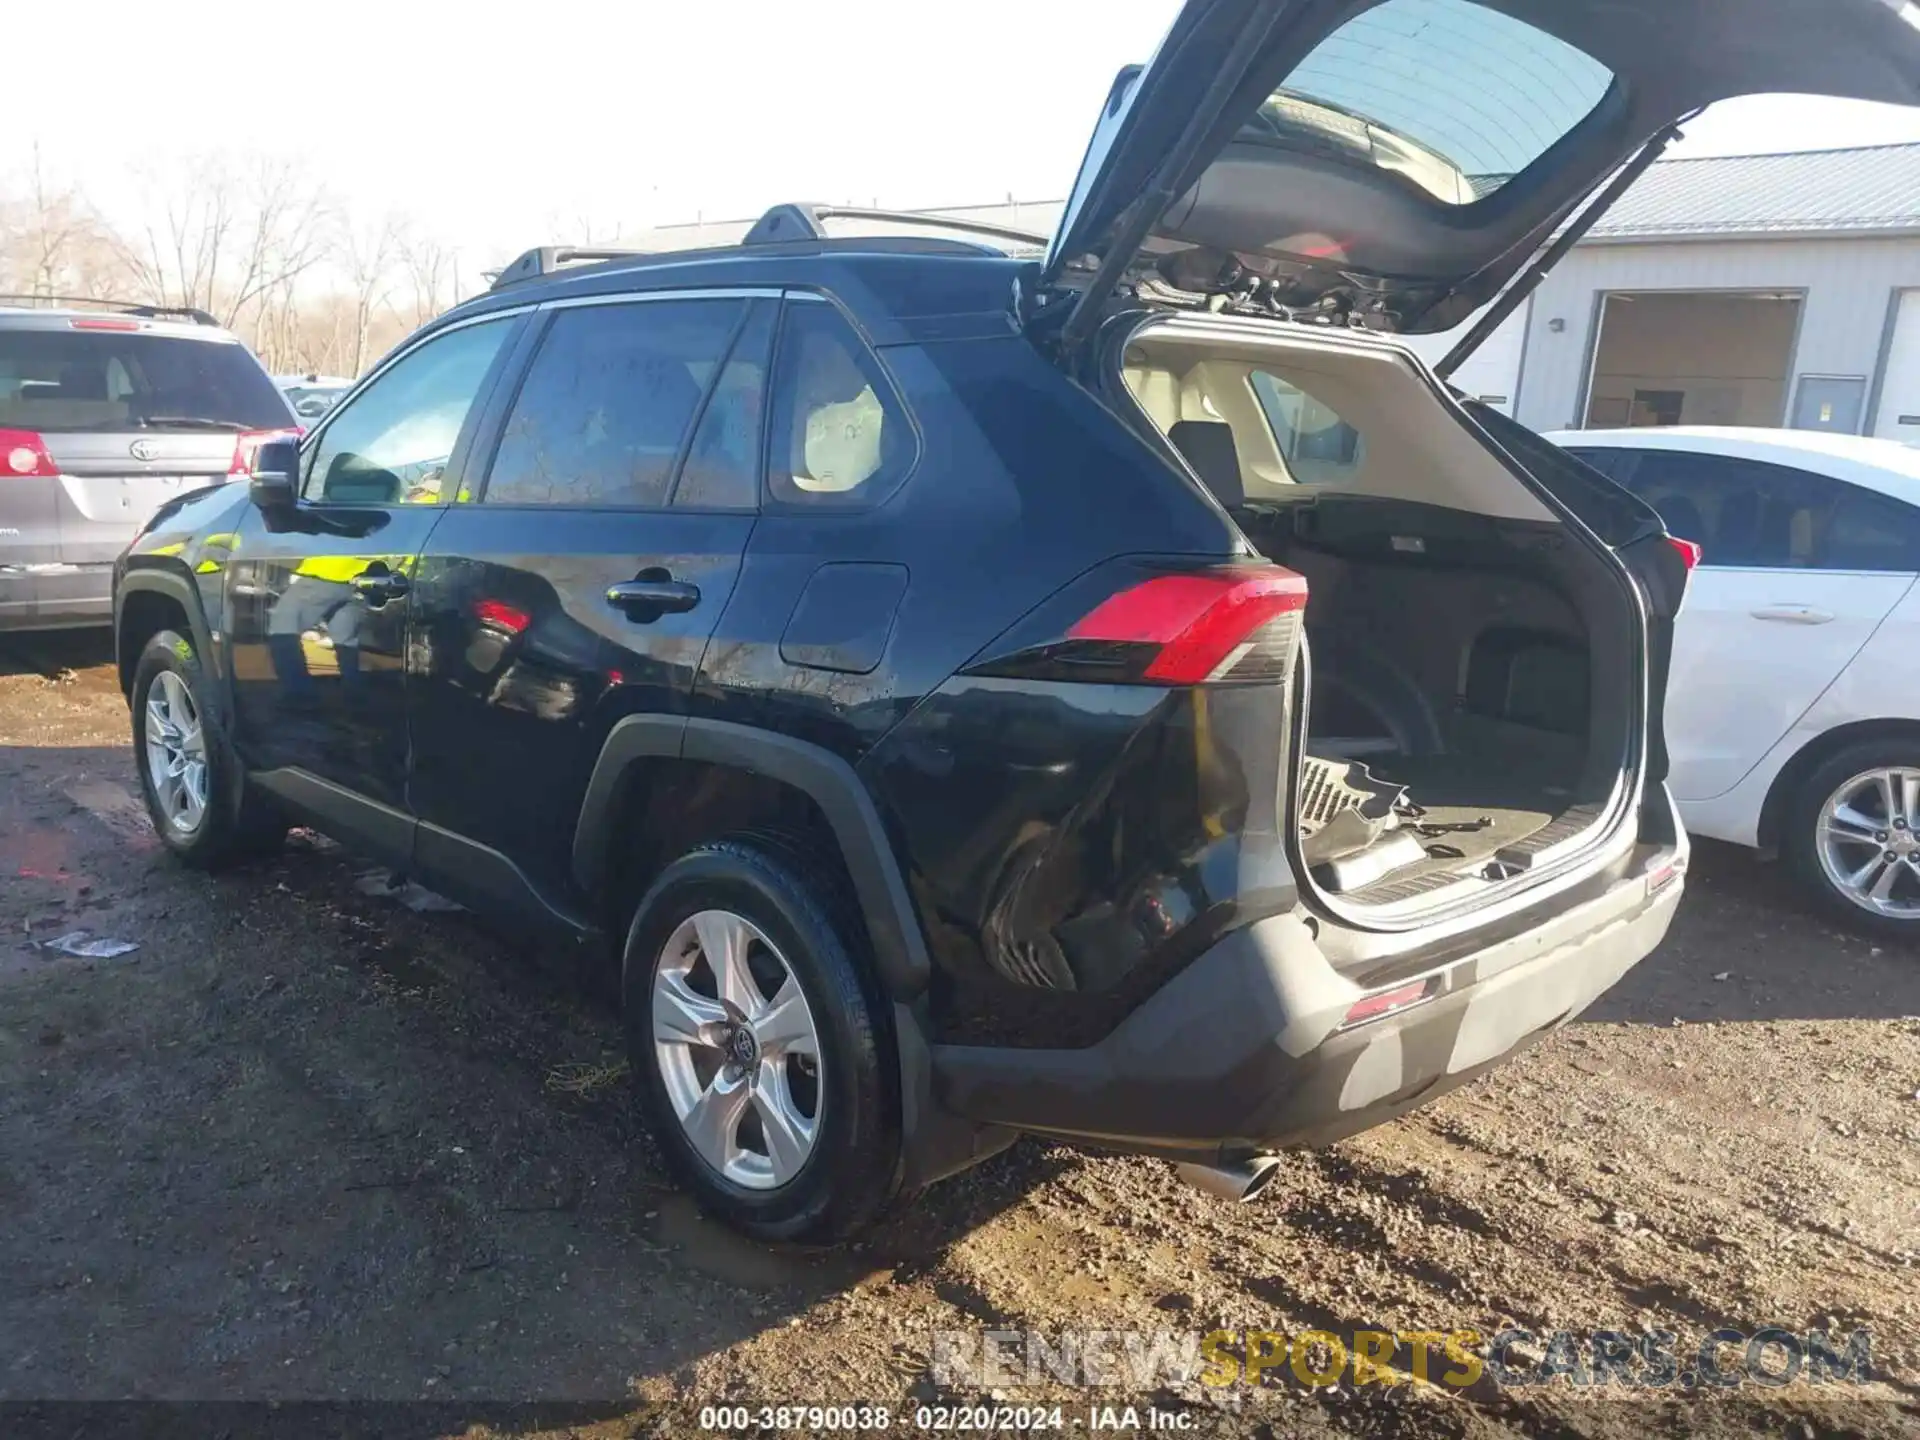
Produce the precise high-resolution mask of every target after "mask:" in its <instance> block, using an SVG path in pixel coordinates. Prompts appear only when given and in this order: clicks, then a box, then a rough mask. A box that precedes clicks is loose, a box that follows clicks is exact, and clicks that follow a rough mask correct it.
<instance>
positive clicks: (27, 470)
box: [0, 430, 60, 480]
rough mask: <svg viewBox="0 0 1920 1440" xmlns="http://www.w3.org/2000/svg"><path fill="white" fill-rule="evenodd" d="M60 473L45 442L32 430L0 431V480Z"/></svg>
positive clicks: (49, 475)
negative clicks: (48, 452)
mask: <svg viewBox="0 0 1920 1440" xmlns="http://www.w3.org/2000/svg"><path fill="white" fill-rule="evenodd" d="M59 473H60V471H59V469H58V468H57V467H56V466H55V465H54V463H53V457H52V456H51V455H49V454H47V442H46V441H44V440H42V439H41V438H40V436H39V434H38V433H37V432H35V431H32V430H0V479H8V480H14V479H21V480H24V479H27V478H30V477H34V476H42V477H52V476H55V475H58V474H59Z"/></svg>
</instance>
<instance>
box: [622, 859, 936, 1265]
mask: <svg viewBox="0 0 1920 1440" xmlns="http://www.w3.org/2000/svg"><path fill="white" fill-rule="evenodd" d="M832 896H833V886H832V885H831V883H830V881H829V880H828V879H827V878H826V877H823V876H821V875H819V874H817V873H815V872H813V871H811V870H810V869H809V868H808V867H807V866H806V864H805V863H804V862H802V861H800V860H798V859H796V858H795V857H794V856H792V855H789V854H787V853H785V851H784V850H783V849H781V848H779V847H774V846H770V845H767V844H765V843H763V842H762V841H760V840H758V839H755V840H723V841H718V842H715V843H712V844H709V845H703V846H701V847H699V848H698V849H695V850H693V851H692V852H691V853H689V854H687V855H685V856H683V857H682V858H681V859H679V860H677V861H675V862H674V863H673V864H672V865H670V866H668V867H667V869H666V870H665V872H663V873H662V874H661V876H660V878H659V879H658V880H657V881H656V882H655V883H654V885H653V888H652V889H651V890H649V891H648V893H647V895H646V898H645V899H643V900H642V901H641V902H640V906H639V909H638V911H637V912H636V914H635V916H634V920H633V925H632V927H631V929H630V930H629V932H628V935H627V945H626V954H625V962H624V968H623V975H624V978H623V986H622V988H623V998H624V1009H625V1013H626V1023H627V1036H628V1042H627V1043H628V1054H629V1056H630V1058H631V1062H632V1066H633V1070H634V1073H635V1075H636V1076H637V1077H638V1080H639V1083H640V1086H641V1092H642V1096H643V1098H644V1100H645V1103H646V1107H647V1110H648V1114H649V1119H650V1120H651V1122H652V1124H653V1127H654V1131H655V1133H656V1135H657V1136H658V1137H659V1139H660V1143H661V1147H662V1149H663V1150H664V1151H665V1153H666V1156H667V1158H668V1160H669V1162H670V1163H671V1165H672V1167H673V1169H674V1171H675V1173H676V1175H677V1176H678V1177H679V1178H680V1180H681V1181H682V1183H684V1184H685V1185H686V1186H687V1187H688V1188H689V1189H690V1190H692V1191H693V1192H694V1195H695V1196H696V1198H697V1199H698V1200H699V1202H700V1204H701V1206H702V1207H703V1208H704V1209H706V1210H707V1211H708V1212H710V1213H712V1214H714V1215H716V1216H718V1217H719V1218H721V1219H724V1220H726V1221H727V1222H728V1223H730V1224H732V1225H734V1226H736V1227H737V1228H739V1229H741V1230H743V1231H745V1232H746V1233H748V1234H750V1235H753V1236H755V1237H756V1238H759V1239H764V1240H808V1241H830V1240H837V1239H840V1238H842V1237H844V1236H846V1235H849V1234H851V1233H853V1232H854V1231H856V1230H858V1229H860V1228H861V1227H863V1226H864V1225H866V1224H867V1223H868V1222H869V1221H870V1220H871V1219H872V1218H873V1217H874V1216H875V1215H876V1214H877V1213H878V1212H879V1210H880V1208H881V1206H882V1205H884V1204H885V1202H886V1201H887V1200H888V1199H889V1198H890V1196H891V1194H892V1191H893V1187H894V1184H895V1173H896V1170H897V1168H898V1157H899V1108H900V1107H899V1096H898V1093H897V1091H898V1082H897V1078H896V1077H897V1067H896V1066H895V1065H894V1064H893V1063H892V1061H891V1046H890V1045H889V1043H888V1041H887V1036H886V1031H885V1026H884V1021H883V1018H882V1017H883V1015H884V1011H883V1008H882V1005H881V1002H880V1000H879V997H878V995H877V994H876V993H875V992H874V990H873V987H872V986H871V984H870V983H869V982H868V980H867V978H866V972H865V971H864V970H863V968H862V967H861V966H859V965H858V964H856V962H855V960H854V958H853V953H852V951H851V950H850V948H849V946H850V939H849V935H848V930H849V928H850V927H848V926H846V925H845V924H844V923H843V922H840V921H837V920H836V919H835V918H834V913H833V907H832V905H831V903H830V902H831V899H832Z"/></svg>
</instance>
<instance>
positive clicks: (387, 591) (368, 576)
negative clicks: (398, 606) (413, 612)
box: [350, 570, 407, 605]
mask: <svg viewBox="0 0 1920 1440" xmlns="http://www.w3.org/2000/svg"><path fill="white" fill-rule="evenodd" d="M350 583H351V584H352V586H353V593H354V594H356V595H358V596H359V597H360V598H361V599H362V600H364V601H366V602H367V603H368V604H369V605H384V604H386V603H387V601H389V600H392V599H394V598H396V597H397V596H401V595H404V594H406V593H407V577H406V576H404V575H396V574H395V573H394V572H393V571H391V570H363V571H361V572H360V573H359V574H358V575H356V576H354V577H353V579H352V581H351V582H350Z"/></svg>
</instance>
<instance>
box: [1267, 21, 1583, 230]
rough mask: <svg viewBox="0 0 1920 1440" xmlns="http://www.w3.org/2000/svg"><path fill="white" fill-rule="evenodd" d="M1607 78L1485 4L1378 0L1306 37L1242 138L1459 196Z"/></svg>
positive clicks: (1490, 184)
mask: <svg viewBox="0 0 1920 1440" xmlns="http://www.w3.org/2000/svg"><path fill="white" fill-rule="evenodd" d="M1613 79H1614V77H1613V72H1612V71H1611V70H1609V69H1608V68H1607V67H1606V66H1605V65H1602V64H1601V63H1600V62H1599V61H1598V60H1595V59H1594V58H1593V57H1592V56H1590V55H1588V54H1586V53H1585V52H1584V51H1581V50H1578V49H1576V48H1574V47H1573V46H1571V45H1569V44H1567V43H1566V42H1565V41H1564V40H1561V39H1559V38H1558V37H1556V36H1553V35H1549V34H1547V33H1546V32H1545V31H1544V30H1537V29H1535V28H1534V27H1533V26H1531V25H1528V24H1527V23H1525V22H1524V21H1521V20H1516V19H1514V18H1512V17H1511V16H1509V15H1505V14H1502V13H1501V12H1500V11H1499V10H1495V9H1492V8H1491V7H1489V6H1485V5H1477V4H1473V3H1471V0H1384V3H1382V4H1378V5H1374V6H1372V7H1371V8H1370V9H1367V10H1364V11H1362V12H1361V13H1360V14H1358V15H1356V16H1354V17H1353V19H1351V20H1349V21H1348V22H1347V23H1346V24H1344V25H1342V26H1341V27H1340V28H1339V29H1338V30H1335V31H1334V32H1333V33H1332V34H1330V35H1328V36H1327V38H1326V39H1324V40H1322V41H1321V42H1320V44H1319V45H1317V46H1316V47H1314V49H1313V51H1312V53H1310V54H1309V55H1308V56H1307V58H1306V59H1305V60H1303V61H1301V62H1300V64H1299V66H1298V67H1296V68H1295V70H1294V71H1293V73H1292V74H1291V75H1289V76H1288V77H1287V79H1286V82H1285V83H1284V84H1282V85H1281V87H1280V88H1279V89H1278V90H1276V91H1275V92H1274V94H1273V96H1272V97H1271V98H1270V99H1269V100H1268V101H1267V102H1266V104H1264V105H1262V106H1261V107H1260V110H1259V111H1258V113H1257V114H1256V115H1255V117H1254V119H1253V120H1252V121H1251V122H1249V124H1248V125H1247V126H1245V127H1244V128H1243V129H1242V131H1241V134H1240V138H1241V140H1242V141H1254V142H1259V141H1263V140H1265V141H1270V142H1280V143H1285V144H1288V145H1290V146H1302V145H1304V146H1306V147H1308V148H1312V149H1317V150H1321V151H1324V152H1326V153H1329V154H1332V155H1334V156H1337V157H1340V158H1345V159H1350V160H1354V161H1357V162H1359V163H1362V164H1366V165H1370V166H1372V167H1374V168H1376V169H1380V170H1386V171H1391V172H1393V173H1395V174H1397V175H1400V176H1401V177H1403V178H1404V179H1406V180H1407V181H1409V182H1411V183H1412V184H1414V185H1417V186H1419V187H1420V189H1421V190H1422V191H1424V192H1425V193H1426V194H1427V195H1428V196H1430V197H1431V198H1433V199H1435V200H1438V201H1441V202H1443V203H1445V204H1449V205H1467V204H1471V203H1472V202H1473V201H1475V200H1478V199H1480V198H1481V197H1482V196H1485V195H1488V194H1491V193H1492V192H1493V191H1495V190H1498V189H1499V188H1500V187H1501V186H1503V185H1505V184H1506V183H1507V181H1509V180H1510V179H1512V178H1513V177H1514V176H1515V175H1517V174H1519V173H1520V172H1521V171H1522V170H1524V169H1526V168H1527V167H1528V166H1529V165H1531V164H1532V163H1533V162H1534V161H1536V160H1538V159H1539V158H1540V157H1541V156H1542V155H1544V154H1545V153H1546V152H1547V150H1548V149H1549V148H1551V147H1552V146H1553V145H1554V144H1555V143H1557V142H1558V141H1559V140H1560V139H1561V138H1562V137H1563V136H1565V135H1566V134H1568V133H1569V132H1570V131H1572V130H1573V129H1575V128H1576V127H1577V126H1578V125H1579V124H1580V122H1581V121H1583V120H1585V119H1586V118H1587V116H1589V115H1591V114H1592V113H1593V111H1594V109H1595V108H1596V107H1597V106H1598V105H1599V103H1600V101H1601V100H1602V98H1604V97H1605V95H1606V93H1607V91H1608V89H1609V88H1610V87H1611V86H1612V85H1613Z"/></svg>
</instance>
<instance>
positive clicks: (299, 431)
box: [227, 425, 307, 475]
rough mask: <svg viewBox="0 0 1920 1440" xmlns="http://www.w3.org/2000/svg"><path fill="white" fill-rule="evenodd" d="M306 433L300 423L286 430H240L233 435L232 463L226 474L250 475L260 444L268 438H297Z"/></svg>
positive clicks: (264, 442)
mask: <svg viewBox="0 0 1920 1440" xmlns="http://www.w3.org/2000/svg"><path fill="white" fill-rule="evenodd" d="M306 433H307V432H306V429H305V427H304V426H300V425H295V426H293V427H292V428H290V429H286V430H242V431H241V432H240V433H239V434H238V435H236V436H234V437H233V463H232V464H230V465H228V466H227V474H229V475H251V474H252V473H253V462H254V460H255V459H256V458H257V457H258V456H259V454H260V447H261V446H262V445H264V444H266V443H267V442H268V441H269V440H298V439H299V438H300V437H301V436H302V435H304V434H306Z"/></svg>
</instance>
